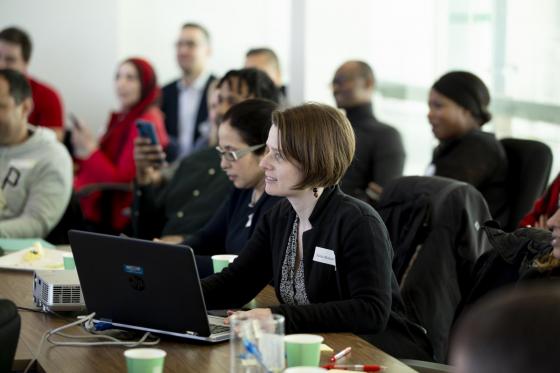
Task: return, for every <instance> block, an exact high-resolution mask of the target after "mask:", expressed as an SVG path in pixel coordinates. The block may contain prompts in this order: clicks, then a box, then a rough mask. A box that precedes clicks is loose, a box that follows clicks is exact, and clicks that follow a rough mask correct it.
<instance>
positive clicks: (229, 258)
mask: <svg viewBox="0 0 560 373" xmlns="http://www.w3.org/2000/svg"><path fill="white" fill-rule="evenodd" d="M235 258H237V255H229V254H222V255H212V266H213V267H214V273H218V272H222V269H224V268H226V267H227V266H228V265H229V263H231V262H233V261H234V260H235Z"/></svg>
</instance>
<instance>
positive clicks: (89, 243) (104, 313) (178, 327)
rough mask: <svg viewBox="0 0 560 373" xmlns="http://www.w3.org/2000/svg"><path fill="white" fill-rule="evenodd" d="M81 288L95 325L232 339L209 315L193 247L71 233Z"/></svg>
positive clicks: (186, 335)
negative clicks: (106, 324) (92, 313)
mask: <svg viewBox="0 0 560 373" xmlns="http://www.w3.org/2000/svg"><path fill="white" fill-rule="evenodd" d="M68 237H69V239H70V245H71V247H72V252H73V254H74V261H75V262H76V269H77V271H78V277H79V279H80V286H81V288H82V293H83V295H84V301H85V303H86V307H87V309H88V311H89V312H95V317H94V322H96V323H100V322H102V323H108V324H111V325H112V326H114V327H119V328H130V329H136V330H143V331H149V332H154V333H158V334H167V335H172V336H176V337H182V338H188V339H196V340H203V341H208V342H221V341H225V340H227V339H229V327H227V326H224V323H223V320H224V319H223V318H220V317H215V316H209V315H208V314H207V312H206V305H205V304H204V297H203V295H202V289H201V287H200V280H199V278H198V272H197V269H196V262H195V258H194V254H193V251H192V249H191V248H190V247H188V246H182V245H169V244H165V243H159V242H153V241H146V240H138V239H134V238H128V237H120V236H109V235H104V234H98V233H90V232H82V231H76V230H71V231H69V232H68Z"/></svg>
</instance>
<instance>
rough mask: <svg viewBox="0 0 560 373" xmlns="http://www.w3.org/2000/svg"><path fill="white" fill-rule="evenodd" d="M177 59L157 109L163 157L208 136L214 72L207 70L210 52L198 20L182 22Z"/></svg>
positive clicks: (175, 154)
mask: <svg viewBox="0 0 560 373" xmlns="http://www.w3.org/2000/svg"><path fill="white" fill-rule="evenodd" d="M176 51H177V63H178V64H179V67H180V68H181V72H182V75H181V77H180V78H179V79H177V80H175V81H173V82H171V83H169V84H167V85H165V86H164V87H163V89H162V91H163V95H162V103H161V110H162V111H163V113H164V115H165V128H166V129H167V133H168V135H169V139H170V144H169V148H168V149H167V160H168V161H170V162H171V161H174V160H175V159H177V158H183V157H185V156H187V155H189V154H190V153H191V152H192V151H193V150H194V149H195V144H196V142H197V141H198V140H199V139H201V138H206V139H207V138H208V136H209V130H210V124H209V122H208V106H207V102H206V97H207V95H208V87H209V85H210V83H212V81H214V80H215V79H216V77H215V76H213V75H212V74H210V72H209V71H208V61H209V59H210V56H211V46H210V33H209V32H208V30H207V29H206V28H205V27H204V26H202V25H200V24H198V23H185V24H184V25H183V27H182V28H181V31H180V33H179V39H178V40H177V44H176Z"/></svg>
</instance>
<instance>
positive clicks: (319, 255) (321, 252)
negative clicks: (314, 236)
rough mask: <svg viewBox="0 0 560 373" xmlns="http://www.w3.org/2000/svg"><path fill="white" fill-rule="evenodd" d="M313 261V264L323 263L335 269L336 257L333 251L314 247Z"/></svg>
mask: <svg viewBox="0 0 560 373" xmlns="http://www.w3.org/2000/svg"><path fill="white" fill-rule="evenodd" d="M313 260H314V261H315V262H319V263H325V264H329V265H331V266H334V267H336V257H335V255H334V251H333V250H329V249H325V248H323V247H319V246H315V254H314V255H313Z"/></svg>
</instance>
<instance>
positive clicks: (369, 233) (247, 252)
mask: <svg viewBox="0 0 560 373" xmlns="http://www.w3.org/2000/svg"><path fill="white" fill-rule="evenodd" d="M295 216H296V214H295V211H294V210H293V208H292V206H291V205H290V203H289V202H288V201H287V200H283V201H281V202H278V203H277V204H276V206H275V207H274V208H272V209H271V210H269V211H268V212H267V213H266V214H265V215H264V216H263V217H262V218H261V220H260V221H259V224H258V225H257V227H256V229H255V232H254V233H253V235H252V237H251V239H250V240H249V242H248V244H247V246H246V247H245V249H244V250H243V251H242V253H241V255H240V256H239V258H238V259H237V260H236V261H235V262H233V264H232V265H230V266H229V267H228V268H226V269H225V270H224V271H222V272H221V273H218V274H215V275H213V276H211V277H209V278H207V279H205V280H203V282H202V288H203V291H204V296H205V299H206V305H207V307H208V308H209V309H217V308H232V307H239V306H241V305H243V304H245V303H247V302H248V301H250V300H251V299H252V298H253V297H255V296H256V295H257V294H258V293H259V291H260V290H261V289H262V288H263V287H264V286H265V285H267V284H268V283H269V282H270V281H271V280H272V281H273V282H274V285H275V288H276V295H277V297H278V299H280V301H282V299H281V296H280V294H279V291H278V289H279V282H280V276H281V271H282V262H283V259H284V254H285V251H286V247H287V244H288V237H289V235H290V231H291V228H292V224H293V221H294V219H295ZM309 220H310V222H311V225H312V226H313V228H312V229H311V230H309V231H306V232H305V233H304V234H303V246H304V247H303V258H304V274H305V276H304V277H305V285H306V290H307V296H308V299H309V301H310V303H311V304H309V305H296V306H293V305H287V304H281V305H279V306H273V307H271V309H272V312H273V313H278V314H282V315H284V316H285V317H286V322H285V329H286V333H294V332H353V333H361V334H377V333H379V332H382V331H384V330H385V328H386V327H387V325H388V323H389V325H397V324H399V325H402V324H403V323H404V322H405V321H404V319H403V318H402V317H401V316H400V314H402V313H401V312H402V301H401V298H400V295H399V292H398V286H397V282H396V280H395V276H394V275H393V272H392V270H391V260H392V255H393V254H392V248H391V243H390V241H389V238H388V235H387V230H386V228H385V226H384V224H383V222H382V220H381V218H380V217H379V215H378V214H377V212H376V211H375V210H374V209H373V208H372V207H370V206H369V205H367V204H365V203H363V202H361V201H359V200H357V199H355V198H352V197H350V196H347V195H345V194H344V193H342V192H341V191H340V189H339V188H338V187H333V188H328V189H325V191H324V192H323V194H322V195H321V197H320V199H319V201H318V202H317V205H316V206H315V209H314V210H313V213H312V214H311V217H310V219H309ZM317 247H321V248H325V249H328V250H333V251H334V254H335V257H336V268H335V266H333V265H329V264H324V263H320V262H317V261H314V260H313V258H314V253H315V249H316V248H317ZM395 311H396V312H395ZM390 321H392V322H390ZM395 323H396V324H395Z"/></svg>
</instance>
